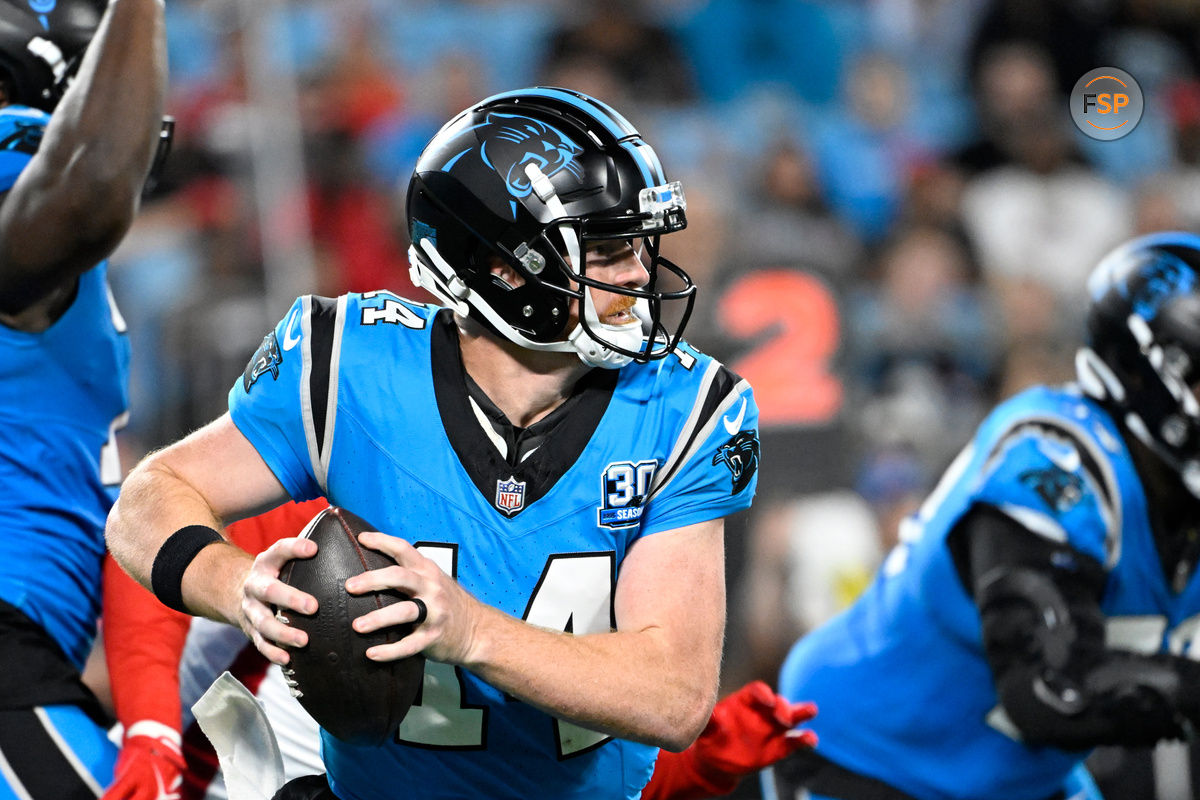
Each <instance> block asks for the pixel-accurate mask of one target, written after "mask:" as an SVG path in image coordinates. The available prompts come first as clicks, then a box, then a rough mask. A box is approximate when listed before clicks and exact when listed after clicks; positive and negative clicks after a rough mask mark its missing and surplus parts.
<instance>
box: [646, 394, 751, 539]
mask: <svg viewBox="0 0 1200 800" xmlns="http://www.w3.org/2000/svg"><path fill="white" fill-rule="evenodd" d="M684 439H685V440H684V441H681V442H679V443H678V444H677V447H680V448H681V450H680V452H679V453H678V454H677V455H676V456H675V457H673V458H672V459H671V461H669V462H668V463H667V464H666V465H664V467H663V470H662V472H661V473H660V475H659V476H657V477H656V485H655V489H654V490H653V492H652V494H651V497H650V501H649V505H648V506H647V508H646V516H645V518H644V521H643V524H642V533H643V534H650V533H657V532H659V531H665V530H674V529H676V528H682V527H684V526H685V525H692V524H694V523H697V522H705V521H707V520H711V519H717V518H718V517H725V516H728V515H729V514H732V513H734V512H735V511H740V510H742V509H744V508H748V507H749V506H750V502H751V500H753V499H754V492H755V489H756V487H757V486H758V460H759V440H758V405H757V404H756V403H755V402H754V393H753V391H752V390H751V389H750V385H749V384H748V383H746V382H745V381H739V382H738V383H737V384H736V386H734V387H733V389H732V390H731V391H730V392H729V393H728V394H726V395H725V396H724V397H723V398H721V399H720V402H719V403H718V404H717V405H716V407H715V409H714V410H713V412H712V413H711V415H710V416H708V417H707V419H701V420H698V421H697V422H696V428H695V430H693V431H687V430H685V431H684Z"/></svg>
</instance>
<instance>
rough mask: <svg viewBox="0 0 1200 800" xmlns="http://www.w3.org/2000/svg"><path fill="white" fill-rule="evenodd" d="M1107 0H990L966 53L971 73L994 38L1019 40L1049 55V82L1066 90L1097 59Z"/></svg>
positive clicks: (998, 41)
mask: <svg viewBox="0 0 1200 800" xmlns="http://www.w3.org/2000/svg"><path fill="white" fill-rule="evenodd" d="M1111 5H1112V4H1111V3H1097V2H1093V0H991V2H990V4H989V5H988V8H987V9H986V10H985V11H984V13H983V16H982V19H981V20H980V23H979V27H978V28H977V29H976V32H975V38H974V40H973V42H972V44H971V51H970V54H969V55H968V64H969V69H970V71H971V74H972V75H974V74H976V73H977V72H978V71H979V70H980V69H981V65H982V62H983V61H984V60H985V58H986V54H987V52H988V51H990V50H991V49H992V48H993V47H995V46H996V45H998V44H1010V43H1014V42H1022V43H1025V44H1028V45H1032V46H1034V47H1036V48H1038V49H1040V50H1042V51H1043V52H1044V53H1046V54H1047V55H1048V56H1049V57H1050V61H1051V64H1052V65H1053V77H1054V86H1055V87H1056V89H1057V91H1058V93H1059V94H1062V95H1066V93H1067V92H1069V91H1071V87H1073V86H1074V85H1075V81H1077V80H1079V76H1081V75H1083V73H1085V72H1087V71H1088V70H1090V69H1093V68H1095V67H1099V66H1103V63H1102V62H1101V61H1100V55H1099V53H1100V50H1099V43H1100V38H1101V35H1102V33H1103V31H1104V26H1105V22H1106V21H1107V16H1108V14H1109V8H1110V7H1111Z"/></svg>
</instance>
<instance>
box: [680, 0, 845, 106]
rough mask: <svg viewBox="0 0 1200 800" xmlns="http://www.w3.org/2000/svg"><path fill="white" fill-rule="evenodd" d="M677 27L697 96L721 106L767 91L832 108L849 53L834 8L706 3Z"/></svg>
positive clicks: (785, 1) (751, 1)
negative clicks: (783, 92) (774, 88)
mask: <svg viewBox="0 0 1200 800" xmlns="http://www.w3.org/2000/svg"><path fill="white" fill-rule="evenodd" d="M679 25H680V28H679V33H680V37H681V39H682V41H683V42H684V44H685V47H686V50H687V54H688V56H689V57H690V58H691V60H692V63H693V65H694V68H695V72H696V76H697V80H698V84H699V87H700V90H701V92H702V93H703V94H704V96H705V97H707V98H708V99H709V100H712V101H716V102H725V101H728V100H733V99H734V98H736V97H737V96H738V95H740V94H743V93H745V92H748V91H750V90H751V89H752V88H754V87H756V86H761V85H768V86H783V87H786V88H787V89H789V90H790V91H792V92H794V93H795V95H796V96H797V97H798V98H799V99H800V100H802V101H804V102H807V103H811V104H814V105H822V104H825V103H829V102H830V101H832V100H833V99H834V98H835V97H836V96H837V89H838V85H839V82H840V80H841V70H842V61H843V59H844V55H845V52H846V50H847V47H848V46H851V43H849V42H846V41H845V40H844V39H843V38H842V37H841V36H839V33H840V32H839V31H838V30H837V29H836V27H835V25H834V21H833V19H832V13H831V6H830V5H829V4H827V3H819V2H809V0H704V1H703V2H699V3H697V5H696V7H695V9H694V10H693V11H692V12H691V13H690V15H687V16H686V17H685V18H683V19H681V20H680V21H679Z"/></svg>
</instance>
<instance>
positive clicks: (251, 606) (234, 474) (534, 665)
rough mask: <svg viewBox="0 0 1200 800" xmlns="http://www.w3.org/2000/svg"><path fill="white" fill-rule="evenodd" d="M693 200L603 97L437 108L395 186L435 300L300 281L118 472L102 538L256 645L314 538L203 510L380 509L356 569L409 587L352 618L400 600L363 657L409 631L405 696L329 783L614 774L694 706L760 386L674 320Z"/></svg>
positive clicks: (682, 291)
mask: <svg viewBox="0 0 1200 800" xmlns="http://www.w3.org/2000/svg"><path fill="white" fill-rule="evenodd" d="M684 209H685V202H684V197H683V190H682V188H681V187H680V186H679V184H678V183H673V182H671V181H669V180H668V179H667V178H666V176H665V175H664V173H663V169H662V166H661V164H660V163H659V160H658V157H657V156H656V155H655V153H654V151H653V150H652V149H651V148H650V147H649V145H647V144H646V143H645V142H644V141H643V140H642V138H641V137H640V135H639V134H638V133H637V132H636V131H635V130H634V129H633V128H632V127H631V126H630V125H629V123H628V122H627V121H626V120H624V119H623V118H622V117H621V116H620V115H618V114H617V113H616V112H614V111H613V110H612V109H610V108H608V107H607V106H605V105H604V104H602V103H599V102H597V101H595V100H593V99H592V98H590V97H587V96H584V95H580V94H578V93H574V92H569V91H565V90H560V89H552V88H537V89H527V90H521V91H517V92H510V93H506V94H502V95H497V96H495V97H492V98H490V99H488V100H487V101H484V102H482V103H480V104H479V105H477V106H475V107H472V108H471V109H468V110H467V111H465V112H463V114H461V115H460V116H458V117H457V118H455V119H454V120H452V121H451V122H450V123H448V124H447V126H446V127H444V128H443V129H442V130H441V131H440V132H439V133H438V134H437V135H436V136H435V137H434V139H433V140H432V141H431V142H430V144H429V145H428V147H427V148H426V150H425V152H424V153H423V154H422V157H421V158H420V160H419V162H418V165H417V168H416V171H415V174H414V176H413V179H412V181H411V184H410V188H409V194H408V219H409V231H410V234H411V240H412V242H413V251H412V257H411V260H412V267H413V275H414V278H415V279H416V281H417V282H418V283H419V284H420V285H421V286H423V287H424V288H426V289H428V290H430V291H431V292H433V293H434V294H435V295H437V296H438V297H439V298H441V299H442V300H443V301H444V302H445V303H446V304H447V306H448V307H447V308H441V309H439V308H437V307H433V306H422V305H418V304H414V303H410V302H406V301H405V300H404V299H402V298H400V297H397V296H396V295H393V294H390V293H388V292H372V293H368V294H365V295H357V294H354V295H349V296H345V297H342V298H337V299H326V298H319V297H304V298H301V299H300V300H299V301H297V303H296V304H295V306H293V308H292V310H291V311H290V312H289V313H288V315H287V316H286V317H285V318H284V319H283V320H282V321H281V322H280V323H279V324H278V325H277V326H276V328H275V329H274V330H273V331H271V332H270V333H269V334H268V336H267V337H266V339H265V340H264V341H263V344H262V346H261V347H260V348H259V351H258V353H257V354H256V355H255V357H254V359H253V360H252V361H251V363H250V364H249V365H248V366H247V368H246V371H245V374H244V375H243V376H242V378H241V379H240V380H239V381H238V382H237V384H236V385H235V386H234V388H233V390H232V392H231V394H230V413H229V414H228V415H226V416H223V417H221V418H220V419H218V420H217V421H215V422H214V423H212V424H210V425H209V426H207V427H206V428H204V429H202V430H201V431H198V432H197V433H196V434H193V435H192V436H190V437H188V438H187V439H185V440H183V441H182V442H180V443H177V444H176V445H173V446H171V447H169V448H167V449H166V450H163V451H161V452H159V453H157V454H155V455H154V456H152V457H151V458H150V459H148V460H147V461H146V462H144V463H143V464H142V465H141V466H139V468H138V469H137V470H135V472H134V473H133V475H132V477H131V480H132V482H131V483H129V484H127V488H126V490H125V491H124V492H123V493H122V497H121V500H120V501H119V503H118V505H117V506H116V507H115V510H114V513H113V514H112V515H111V516H110V522H109V524H110V527H109V544H110V546H111V548H112V551H113V554H114V556H115V557H116V558H117V559H118V561H120V562H121V565H122V566H123V567H125V568H126V569H127V570H129V571H130V573H131V574H132V575H134V576H135V577H136V578H137V579H138V580H139V582H141V583H142V584H143V585H145V586H147V587H151V588H153V589H154V591H155V593H156V595H157V596H158V597H159V598H160V599H161V600H163V601H164V602H165V603H167V604H168V605H171V606H173V607H176V608H179V609H187V610H189V611H192V612H195V613H199V614H204V615H208V616H212V617H215V618H217V619H223V620H227V621H231V622H234V623H237V624H239V625H241V626H242V628H243V629H244V630H245V631H246V632H247V633H248V634H249V635H250V636H251V637H252V638H253V640H254V642H255V643H256V645H257V646H258V648H259V650H260V651H261V652H262V653H263V654H264V655H267V656H268V657H269V658H271V659H272V660H273V661H275V662H277V663H286V661H287V652H286V650H284V649H282V648H281V647H280V645H291V646H300V645H303V644H304V642H305V641H306V639H305V636H304V634H303V633H302V632H300V631H298V630H295V629H294V628H291V627H289V626H287V625H285V624H283V623H282V622H280V621H279V620H277V619H276V618H275V617H274V615H273V614H272V613H271V609H270V607H269V606H270V604H276V605H278V606H282V607H284V608H288V609H291V610H293V611H297V612H300V613H304V612H305V610H310V611H311V610H312V609H313V608H314V606H315V600H314V599H313V598H312V597H309V596H307V595H305V594H303V593H300V592H298V591H296V590H294V589H291V588H290V587H287V586H285V585H284V584H282V583H281V582H280V581H278V579H277V576H278V570H279V568H280V566H281V565H282V564H283V563H284V562H286V561H287V560H289V559H291V558H293V557H306V556H311V555H312V554H313V552H314V548H315V545H314V544H313V543H312V542H311V541H309V540H295V539H285V540H283V541H282V542H280V543H277V544H276V545H273V546H272V547H271V548H270V549H269V550H268V551H267V552H266V553H264V554H263V555H261V556H259V557H258V558H257V559H251V558H250V557H249V556H248V555H247V554H246V553H245V552H244V551H241V550H239V549H237V548H234V547H230V546H227V545H225V544H224V543H223V542H224V540H223V539H222V538H221V536H220V535H219V534H218V533H217V532H216V529H217V528H218V527H220V525H221V524H222V520H225V519H235V518H238V517H243V516H246V515H247V514H249V513H253V512H255V511H259V510H261V509H263V508H269V507H272V506H275V505H278V504H279V503H281V502H283V501H284V500H286V499H288V498H289V497H290V498H292V499H294V500H305V499H308V498H311V497H314V496H318V495H320V496H324V497H327V498H328V499H329V501H330V502H331V503H333V504H335V505H339V506H343V507H345V508H348V509H351V510H353V511H354V512H355V513H356V514H359V515H360V516H362V517H363V518H365V519H369V520H371V521H372V522H373V523H374V524H376V525H379V526H380V527H381V528H382V529H383V531H384V533H379V534H365V535H364V536H363V537H362V542H363V543H364V544H365V545H366V546H369V547H372V548H375V549H378V550H380V551H381V552H383V553H385V554H387V555H389V556H391V557H392V558H394V559H395V560H396V561H397V562H398V564H399V566H397V567H393V568H389V569H385V570H379V571H375V572H370V573H367V574H366V575H363V576H357V577H356V578H353V579H351V580H350V581H348V583H347V588H348V589H349V590H350V591H352V592H367V591H372V590H377V589H380V588H382V587H384V586H389V587H394V588H397V589H400V590H402V591H404V592H405V593H406V594H408V595H410V596H412V597H414V598H415V600H414V601H413V602H405V603H398V604H395V605H393V606H390V607H388V608H387V609H381V610H379V611H376V612H372V613H371V614H368V615H365V616H364V617H361V618H360V619H359V620H357V621H356V630H360V631H369V630H373V629H376V628H378V627H382V626H387V625H392V624H397V623H402V622H413V621H416V622H418V623H419V625H418V627H417V630H416V631H415V632H414V633H413V634H411V635H410V636H407V637H405V638H404V639H403V640H401V641H400V642H398V643H396V644H394V645H385V646H382V647H379V648H375V649H373V650H372V651H370V653H369V655H370V656H371V657H373V658H376V659H380V660H389V659H397V658H403V657H406V656H408V655H411V654H412V653H415V652H418V651H422V652H424V653H425V655H426V656H427V657H428V659H429V661H428V666H427V669H426V675H425V681H424V686H423V689H422V694H421V703H420V704H419V705H415V706H414V707H413V708H412V709H411V710H410V711H409V713H408V716H407V717H406V718H405V720H404V723H403V725H402V726H401V727H400V730H399V732H398V734H397V737H396V741H394V742H393V743H390V744H388V745H385V746H382V747H377V748H372V747H355V746H349V745H347V744H345V743H343V742H340V741H338V740H336V739H334V738H332V737H329V736H327V735H323V740H322V752H323V756H324V761H325V764H326V767H327V770H328V775H329V784H330V786H331V787H332V792H330V791H329V790H328V789H326V790H323V792H324V793H326V796H340V797H342V798H354V800H369V799H370V798H386V797H391V796H393V794H394V787H395V786H397V785H399V784H403V785H404V786H405V792H406V796H407V797H409V798H411V800H420V798H423V797H434V796H436V797H446V796H459V797H481V796H486V797H540V798H565V797H602V796H607V797H630V798H632V797H637V796H638V794H639V793H640V792H641V789H642V787H643V786H644V785H645V783H646V782H647V780H648V779H649V777H650V774H651V771H652V769H653V765H654V761H655V758H656V754H657V748H658V747H660V746H661V747H666V748H668V749H673V750H682V749H684V748H685V747H686V746H687V745H688V744H690V743H691V742H692V741H693V740H694V739H695V738H696V736H697V735H698V734H699V733H700V731H701V730H702V729H703V728H704V726H705V725H706V724H707V722H708V721H709V718H710V713H711V711H712V708H713V703H714V701H715V697H716V687H717V675H718V670H719V662H720V651H721V641H722V635H723V629H724V606H725V589H724V567H723V563H722V562H723V541H722V540H723V517H724V516H725V515H726V514H729V513H732V512H734V511H737V510H740V509H743V508H746V507H747V506H748V505H749V503H750V500H751V498H752V496H753V494H754V487H755V482H756V476H757V465H758V438H757V425H756V422H757V409H756V406H755V403H754V399H753V396H752V393H751V390H750V388H749V386H748V385H747V384H746V382H745V381H743V380H741V379H740V378H738V377H737V376H736V375H733V374H732V373H730V372H729V371H728V370H726V369H725V368H724V367H722V366H721V365H720V364H718V363H717V362H715V361H713V360H712V359H710V358H708V357H707V356H704V355H703V354H700V353H698V352H696V351H694V350H692V349H691V348H689V347H688V346H687V345H686V344H684V343H683V342H681V341H680V335H681V332H682V329H683V325H684V324H685V323H686V320H687V317H688V315H689V312H690V309H691V304H692V301H693V297H694V290H695V287H694V285H693V284H692V282H691V280H690V278H688V277H687V274H686V273H685V272H683V270H681V269H680V268H679V267H677V266H675V265H674V264H671V263H670V262H669V261H667V260H666V259H663V258H662V257H661V256H660V253H659V238H660V236H662V235H664V234H670V233H672V232H674V231H677V230H680V229H681V228H682V227H683V226H684V225H685V212H684ZM388 534H391V535H388ZM285 791H286V790H285ZM282 796H284V797H286V796H288V795H287V794H286V793H285V794H284V795H282Z"/></svg>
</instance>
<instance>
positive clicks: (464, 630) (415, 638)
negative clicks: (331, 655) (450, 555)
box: [346, 531, 481, 664]
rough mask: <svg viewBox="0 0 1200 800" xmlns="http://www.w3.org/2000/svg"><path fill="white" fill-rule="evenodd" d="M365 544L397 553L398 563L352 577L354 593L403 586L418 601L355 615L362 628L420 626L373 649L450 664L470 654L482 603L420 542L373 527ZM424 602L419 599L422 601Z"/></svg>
mask: <svg viewBox="0 0 1200 800" xmlns="http://www.w3.org/2000/svg"><path fill="white" fill-rule="evenodd" d="M358 541H359V543H360V544H362V545H363V546H365V547H370V548H371V549H372V550H378V551H379V552H380V553H383V554H384V555H388V556H391V557H392V559H393V560H394V561H395V562H396V566H390V567H385V568H383V569H376V570H371V571H369V572H364V573H362V574H361V575H355V576H354V577H352V578H350V579H349V580H348V581H346V591H348V592H349V593H350V594H364V593H366V592H376V591H382V590H385V589H398V590H400V591H401V592H404V593H405V594H407V595H408V596H409V597H412V598H413V599H414V601H413V602H406V603H394V604H392V605H388V606H384V607H383V608H380V609H378V610H376V611H372V612H370V613H369V614H364V615H362V616H361V617H359V618H358V619H356V620H354V623H353V624H354V630H356V631H358V632H359V633H370V632H371V631H376V630H379V629H380V628H386V627H388V626H391V625H401V624H405V623H416V630H414V631H413V632H412V633H410V634H409V635H408V636H405V637H404V638H403V639H401V640H400V641H398V642H395V643H393V644H386V645H377V646H375V647H372V648H370V649H369V650H367V657H368V658H371V659H373V660H375V661H395V660H397V659H401V658H407V657H409V656H411V655H413V654H415V653H420V652H424V653H425V655H426V657H428V658H432V659H433V660H435V661H442V662H445V663H447V664H462V663H464V662H465V661H467V660H468V659H469V657H470V653H471V647H472V644H473V634H474V630H475V624H476V620H477V619H478V616H479V613H480V608H481V606H480V603H479V601H478V600H476V599H475V598H473V597H471V595H470V594H468V593H467V591H466V590H464V589H463V588H462V587H461V586H459V585H458V581H456V580H454V578H451V577H450V576H449V575H447V574H446V573H445V572H442V570H441V569H440V568H439V567H438V565H437V564H435V563H434V562H433V561H431V560H430V559H428V558H426V557H425V556H423V555H421V554H420V553H419V552H418V551H417V549H416V548H415V547H413V546H412V545H411V544H409V543H408V542H406V541H404V540H403V539H401V538H399V537H396V536H388V535H387V534H383V533H378V532H376V531H367V532H366V533H362V534H360V535H359V537H358ZM418 601H419V602H418Z"/></svg>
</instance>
